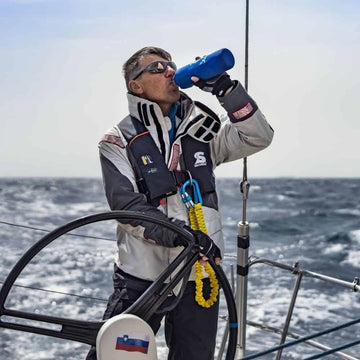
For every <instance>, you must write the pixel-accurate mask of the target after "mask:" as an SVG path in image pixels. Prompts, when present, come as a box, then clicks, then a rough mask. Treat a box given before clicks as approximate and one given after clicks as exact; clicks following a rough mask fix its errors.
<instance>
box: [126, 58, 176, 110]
mask: <svg viewBox="0 0 360 360" xmlns="http://www.w3.org/2000/svg"><path fill="white" fill-rule="evenodd" d="M156 60H162V61H167V60H166V59H164V58H162V57H161V56H158V55H147V56H145V57H144V58H143V59H142V60H141V61H140V69H144V68H145V67H146V66H147V65H149V64H150V63H152V62H154V61H156ZM174 74H175V70H173V69H172V68H171V67H169V66H168V67H167V69H166V70H165V71H164V72H163V73H150V72H147V71H145V72H143V73H142V74H141V76H139V77H138V78H137V79H136V80H133V81H136V83H137V85H138V86H139V89H138V91H135V93H136V94H137V95H139V96H140V97H142V98H145V99H148V100H151V101H154V102H156V103H157V104H158V105H159V106H160V107H161V109H162V110H163V112H166V111H167V109H168V110H169V109H170V107H171V106H172V104H174V103H175V102H177V101H178V100H179V98H180V92H179V87H178V86H177V85H176V84H175V83H174V80H173V77H174ZM164 110H165V111H164Z"/></svg>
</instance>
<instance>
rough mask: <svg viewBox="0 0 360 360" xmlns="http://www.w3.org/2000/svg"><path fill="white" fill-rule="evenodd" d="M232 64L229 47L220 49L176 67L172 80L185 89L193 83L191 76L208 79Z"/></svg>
mask: <svg viewBox="0 0 360 360" xmlns="http://www.w3.org/2000/svg"><path fill="white" fill-rule="evenodd" d="M234 64H235V59H234V55H233V54H232V52H231V51H230V50H229V49H225V48H224V49H220V50H217V51H215V52H213V53H211V54H209V55H205V56H203V57H202V58H201V59H199V60H196V61H195V62H193V63H191V64H188V65H185V66H183V67H182V68H180V69H178V70H177V71H176V73H175V76H174V81H175V83H176V84H177V85H179V86H180V87H181V88H182V89H186V88H189V87H191V86H193V85H194V83H193V82H192V80H191V77H192V76H197V77H198V78H199V79H201V80H208V79H210V78H212V77H214V76H216V75H220V74H222V73H223V72H225V71H226V70H229V69H231V68H232V67H233V66H234Z"/></svg>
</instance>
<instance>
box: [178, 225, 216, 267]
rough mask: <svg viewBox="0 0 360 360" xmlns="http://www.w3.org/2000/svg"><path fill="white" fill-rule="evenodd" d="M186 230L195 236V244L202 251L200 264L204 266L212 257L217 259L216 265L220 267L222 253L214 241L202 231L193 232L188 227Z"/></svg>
mask: <svg viewBox="0 0 360 360" xmlns="http://www.w3.org/2000/svg"><path fill="white" fill-rule="evenodd" d="M184 228H185V229H186V230H188V231H189V232H191V233H192V234H193V235H194V239H195V244H196V245H198V246H199V249H200V256H201V259H200V262H201V263H202V264H204V263H205V261H207V260H209V258H210V257H212V258H214V259H215V263H216V265H220V260H221V251H220V249H219V248H218V247H217V246H216V244H215V243H214V241H213V240H212V239H211V238H210V237H209V236H207V235H206V234H205V233H203V232H202V231H200V230H193V229H191V228H190V227H189V226H186V225H185V226H184Z"/></svg>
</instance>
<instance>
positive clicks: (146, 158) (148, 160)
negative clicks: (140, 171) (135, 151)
mask: <svg viewBox="0 0 360 360" xmlns="http://www.w3.org/2000/svg"><path fill="white" fill-rule="evenodd" d="M141 160H142V162H143V164H144V165H148V164H152V163H153V161H152V159H151V157H150V155H143V156H142V157H141Z"/></svg>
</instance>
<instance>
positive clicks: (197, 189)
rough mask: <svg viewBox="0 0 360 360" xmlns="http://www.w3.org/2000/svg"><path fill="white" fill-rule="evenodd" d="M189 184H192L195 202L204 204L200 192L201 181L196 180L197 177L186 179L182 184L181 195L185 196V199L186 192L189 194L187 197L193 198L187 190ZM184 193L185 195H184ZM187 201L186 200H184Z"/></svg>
mask: <svg viewBox="0 0 360 360" xmlns="http://www.w3.org/2000/svg"><path fill="white" fill-rule="evenodd" d="M188 185H191V186H192V189H193V193H194V203H195V204H198V203H200V204H201V205H202V197H201V193H200V187H199V183H198V182H197V181H196V180H195V179H191V180H187V181H185V183H184V184H183V185H182V187H181V190H180V193H181V197H182V198H183V201H184V197H183V196H185V194H186V195H187V197H189V198H190V199H191V196H190V195H189V194H188V193H187V192H186V187H187V186H188ZM183 194H184V195H183ZM184 203H185V202H184Z"/></svg>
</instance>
